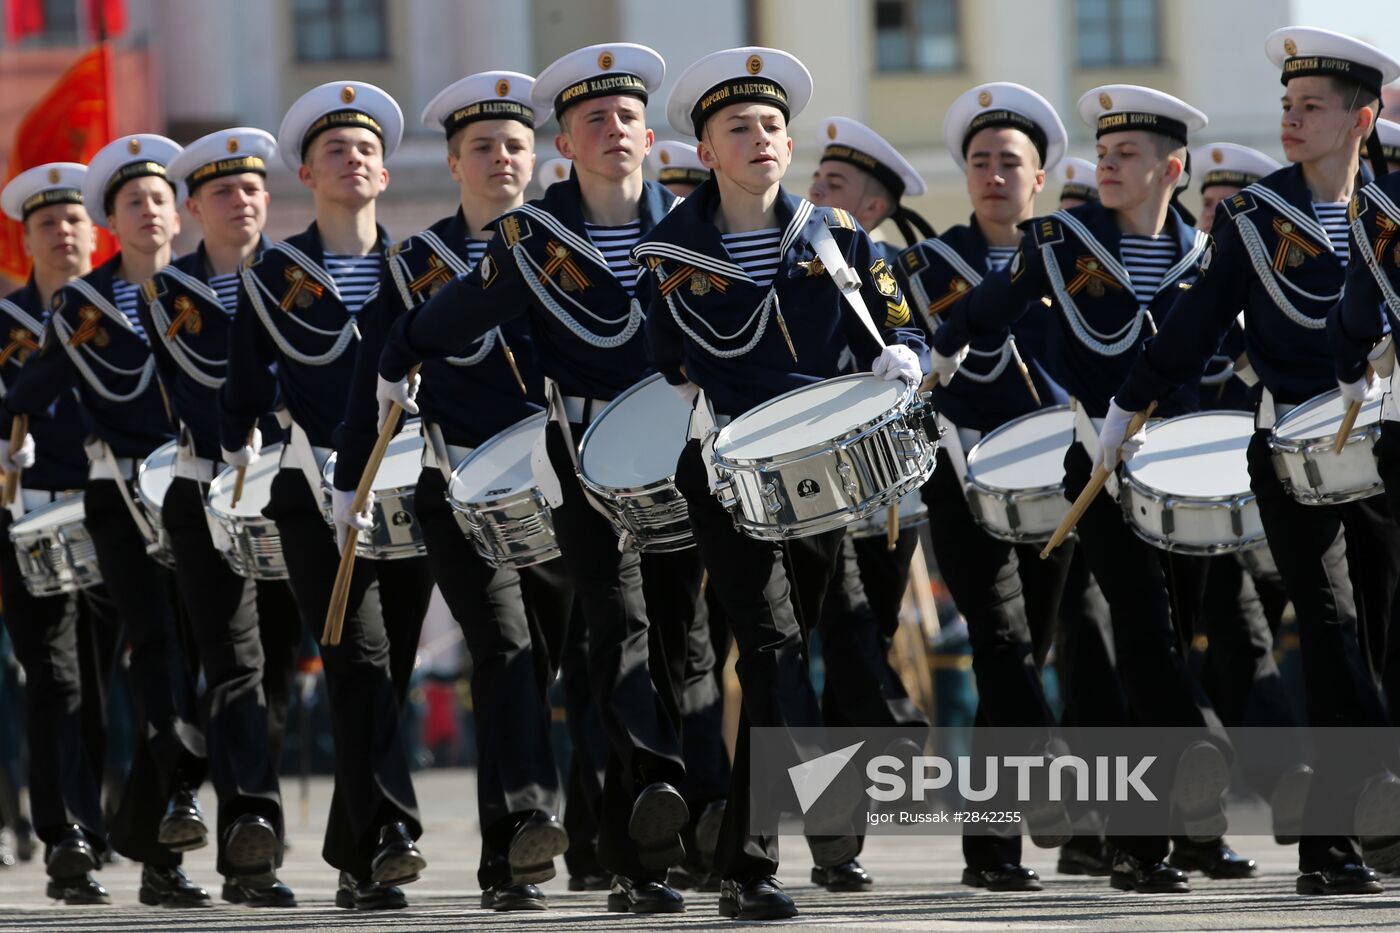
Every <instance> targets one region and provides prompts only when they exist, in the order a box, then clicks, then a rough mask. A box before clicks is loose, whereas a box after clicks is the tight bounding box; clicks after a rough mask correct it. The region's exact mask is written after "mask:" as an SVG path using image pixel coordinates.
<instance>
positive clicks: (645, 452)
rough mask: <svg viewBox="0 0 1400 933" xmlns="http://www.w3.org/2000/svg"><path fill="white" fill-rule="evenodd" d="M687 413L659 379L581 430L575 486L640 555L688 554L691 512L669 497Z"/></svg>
mask: <svg viewBox="0 0 1400 933" xmlns="http://www.w3.org/2000/svg"><path fill="white" fill-rule="evenodd" d="M690 411H691V409H690V406H689V405H687V404H686V403H685V401H684V400H683V399H682V398H681V397H680V395H679V394H678V393H677V392H676V390H675V389H673V388H671V387H670V386H669V385H667V384H666V379H665V378H664V377H663V376H661V375H660V374H659V373H658V374H657V375H654V376H649V377H647V378H646V379H643V380H642V381H641V382H639V383H637V384H636V385H634V386H632V387H631V388H630V389H628V390H627V391H626V392H623V393H622V394H621V395H619V396H618V397H617V398H615V399H613V401H612V403H611V404H610V405H608V407H607V408H604V409H603V411H602V413H601V414H600V415H598V417H597V418H596V419H594V421H593V423H592V424H590V425H589V426H588V430H587V431H585V432H584V434H583V440H582V441H581V442H580V445H579V452H578V460H579V480H580V482H582V483H583V485H584V486H586V487H588V489H590V490H591V491H592V492H593V493H594V494H595V496H596V497H597V498H598V499H599V500H601V501H602V503H603V504H604V505H605V506H606V507H607V509H608V511H609V512H611V513H612V516H613V527H614V528H616V529H617V532H618V534H619V535H621V536H622V538H623V540H624V541H628V542H630V543H631V544H632V545H633V546H635V547H636V549H637V550H639V551H679V550H682V549H683V548H688V547H694V546H695V539H694V538H693V536H692V535H691V532H690V511H689V510H688V509H687V508H686V505H685V498H684V497H683V496H682V495H681V494H680V492H679V491H678V490H677V489H676V483H675V479H676V461H677V460H679V459H680V456H681V451H682V450H683V449H684V448H685V444H686V441H687V439H688V438H689V435H690Z"/></svg>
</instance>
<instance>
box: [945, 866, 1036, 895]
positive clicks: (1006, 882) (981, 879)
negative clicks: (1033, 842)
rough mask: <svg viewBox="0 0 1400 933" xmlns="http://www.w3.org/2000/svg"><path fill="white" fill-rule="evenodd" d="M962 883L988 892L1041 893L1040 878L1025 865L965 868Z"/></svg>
mask: <svg viewBox="0 0 1400 933" xmlns="http://www.w3.org/2000/svg"><path fill="white" fill-rule="evenodd" d="M962 883H963V884H965V885H967V886H968V887H969V888H986V889H987V890H988V891H1039V890H1041V885H1040V876H1039V875H1037V874H1036V873H1035V871H1034V870H1032V869H1030V868H1027V867H1025V866H1024V865H1016V864H1014V863H1011V862H1008V863H1006V864H1005V865H998V866H997V867H996V868H986V869H980V870H979V869H975V868H964V869H963V873H962Z"/></svg>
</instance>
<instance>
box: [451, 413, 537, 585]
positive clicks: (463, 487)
mask: <svg viewBox="0 0 1400 933" xmlns="http://www.w3.org/2000/svg"><path fill="white" fill-rule="evenodd" d="M547 423H548V415H546V414H545V413H544V412H540V413H538V414H535V415H531V416H530V417H528V418H526V419H525V420H523V421H519V422H516V423H515V424H513V425H511V426H510V427H508V428H506V429H505V430H504V431H502V432H501V433H499V434H497V435H496V436H495V437H493V438H491V439H490V440H489V441H487V442H486V443H484V444H482V445H481V446H480V447H478V448H476V450H473V451H472V452H471V453H470V454H468V455H467V457H466V459H464V460H463V461H462V462H461V463H460V464H458V466H457V469H456V470H454V471H453V473H452V483H451V485H450V486H449V487H448V490H447V498H448V501H449V502H451V503H452V507H453V508H454V509H456V510H457V511H458V512H459V513H461V514H462V515H464V516H466V520H467V524H468V526H469V527H470V528H471V533H472V543H473V544H475V546H476V552H477V553H478V554H480V555H481V559H482V560H484V561H486V562H487V563H488V564H490V565H491V566H493V567H517V568H518V567H529V566H531V565H532V564H539V563H543V562H544V561H547V560H550V559H551V558H554V557H558V556H559V545H558V543H556V542H555V540H554V521H553V519H552V518H551V517H550V514H549V505H548V504H547V503H546V502H545V501H544V495H543V493H541V492H540V491H539V489H538V488H536V486H535V477H534V473H533V471H532V470H531V468H530V454H531V452H532V451H533V450H534V449H535V443H536V441H538V440H539V437H540V434H541V433H542V432H543V431H544V429H545V425H546V424H547Z"/></svg>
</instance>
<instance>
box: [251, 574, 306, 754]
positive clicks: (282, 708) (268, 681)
mask: <svg viewBox="0 0 1400 933" xmlns="http://www.w3.org/2000/svg"><path fill="white" fill-rule="evenodd" d="M254 585H255V587H256V588H257V591H258V639H259V641H260V642H261V643H262V654H263V676H262V689H263V697H264V698H265V699H266V701H267V749H268V758H269V760H270V761H271V762H272V767H273V770H276V771H280V770H281V767H280V765H281V761H282V743H283V740H284V739H286V737H287V704H288V703H289V702H290V700H291V695H292V684H293V682H294V681H295V679H296V673H297V660H298V657H299V655H300V654H301V636H302V627H301V615H300V613H299V612H298V611H297V601H296V597H295V596H293V595H292V588H291V585H290V584H288V583H287V581H286V580H259V581H258V582H257V583H256V584H254Z"/></svg>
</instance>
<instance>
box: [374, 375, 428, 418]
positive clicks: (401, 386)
mask: <svg viewBox="0 0 1400 933" xmlns="http://www.w3.org/2000/svg"><path fill="white" fill-rule="evenodd" d="M378 378H379V384H378V385H377V386H376V387H375V389H374V397H375V398H376V399H378V401H379V421H378V423H377V425H376V426H377V427H378V428H380V429H381V430H382V429H383V428H384V422H385V421H386V420H388V418H389V406H390V405H391V404H392V405H398V406H399V407H400V408H402V409H403V410H404V412H405V413H407V414H410V415H416V414H418V403H417V402H415V401H414V400H413V399H414V398H415V397H416V396H417V395H418V383H419V382H421V381H422V380H421V377H419V375H418V374H417V373H414V374H413V378H411V379H410V378H409V377H407V376H405V377H404V378H402V379H400V380H399V381H398V382H390V381H389V380H388V379H385V378H384V377H383V376H380V377H378Z"/></svg>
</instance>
